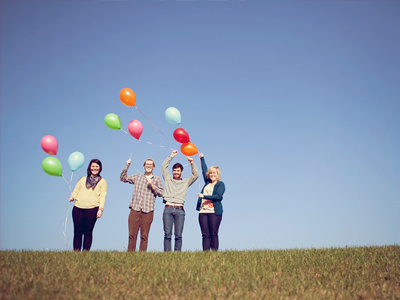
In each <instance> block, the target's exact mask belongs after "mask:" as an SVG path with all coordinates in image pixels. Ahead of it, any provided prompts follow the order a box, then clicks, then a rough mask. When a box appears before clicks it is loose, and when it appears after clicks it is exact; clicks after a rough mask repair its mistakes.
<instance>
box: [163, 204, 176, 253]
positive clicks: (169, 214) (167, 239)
mask: <svg viewBox="0 0 400 300" xmlns="http://www.w3.org/2000/svg"><path fill="white" fill-rule="evenodd" d="M163 223H164V251H171V236H172V226H173V224H174V216H173V208H171V207H165V208H164V213H163Z"/></svg>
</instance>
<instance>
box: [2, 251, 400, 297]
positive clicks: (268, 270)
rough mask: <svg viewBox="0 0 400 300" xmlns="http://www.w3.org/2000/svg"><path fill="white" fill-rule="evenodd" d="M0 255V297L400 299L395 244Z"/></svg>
mask: <svg viewBox="0 0 400 300" xmlns="http://www.w3.org/2000/svg"><path fill="white" fill-rule="evenodd" d="M0 255H1V257H0V270H1V271H0V272H1V283H0V299H142V298H144V299H200V298H202V299H203V298H205V299H225V298H229V299H259V298H263V299H373V298H377V299H400V246H385V247H355V248H330V249H294V250H253V251H220V252H208V253H203V252H182V253H174V252H170V253H162V252H161V253H159V252H156V253H155V252H148V253H137V252H136V253H127V252H117V251H115V252H96V251H92V252H86V253H79V252H78V253H76V252H71V251H68V252H39V251H1V252H0Z"/></svg>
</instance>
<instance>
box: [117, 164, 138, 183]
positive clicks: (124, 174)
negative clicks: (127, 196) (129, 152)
mask: <svg viewBox="0 0 400 300" xmlns="http://www.w3.org/2000/svg"><path fill="white" fill-rule="evenodd" d="M130 165H131V159H128V160H127V161H126V166H125V168H124V169H123V170H122V172H121V176H120V177H119V179H120V180H121V181H122V182H129V183H132V184H134V183H135V179H134V178H135V177H134V176H128V175H127V172H128V169H129V166H130Z"/></svg>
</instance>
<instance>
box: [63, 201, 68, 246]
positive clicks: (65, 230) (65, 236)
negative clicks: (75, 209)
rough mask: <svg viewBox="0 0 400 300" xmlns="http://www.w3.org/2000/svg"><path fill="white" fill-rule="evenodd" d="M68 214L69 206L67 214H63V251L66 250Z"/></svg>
mask: <svg viewBox="0 0 400 300" xmlns="http://www.w3.org/2000/svg"><path fill="white" fill-rule="evenodd" d="M68 212H69V206H68V209H67V213H66V214H65V222H64V231H63V235H64V241H65V250H68V237H67V222H68Z"/></svg>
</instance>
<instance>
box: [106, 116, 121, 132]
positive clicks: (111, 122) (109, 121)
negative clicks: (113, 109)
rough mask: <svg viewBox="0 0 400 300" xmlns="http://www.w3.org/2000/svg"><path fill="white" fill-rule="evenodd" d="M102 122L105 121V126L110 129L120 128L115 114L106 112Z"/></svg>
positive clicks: (118, 119)
mask: <svg viewBox="0 0 400 300" xmlns="http://www.w3.org/2000/svg"><path fill="white" fill-rule="evenodd" d="M104 123H106V126H107V127H108V128H110V129H113V130H117V129H121V120H120V118H119V117H118V116H117V115H116V114H108V115H107V116H106V117H105V118H104Z"/></svg>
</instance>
